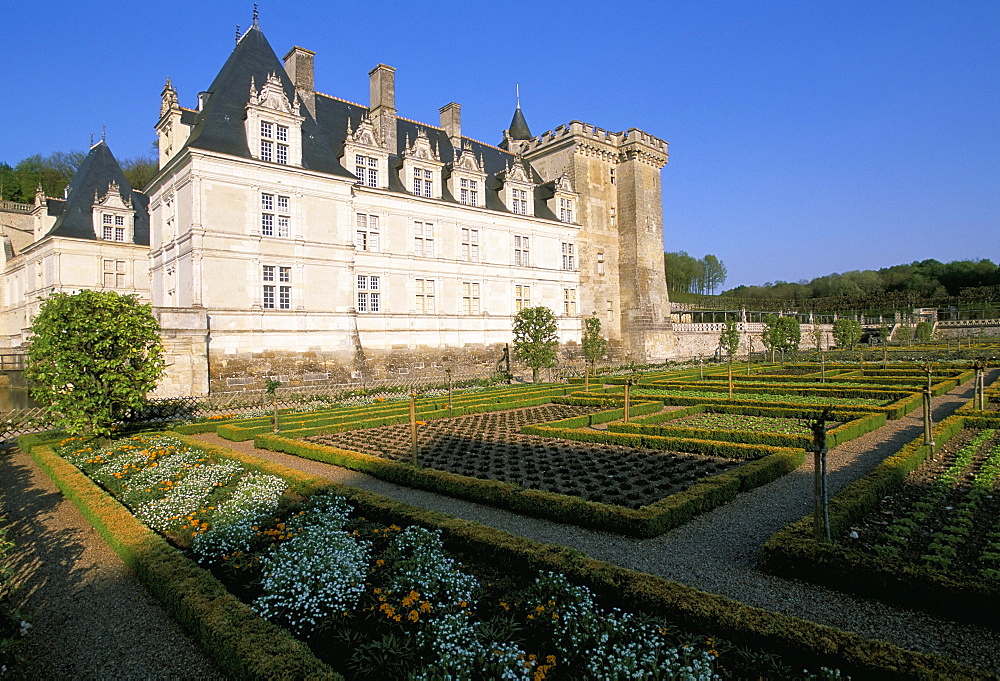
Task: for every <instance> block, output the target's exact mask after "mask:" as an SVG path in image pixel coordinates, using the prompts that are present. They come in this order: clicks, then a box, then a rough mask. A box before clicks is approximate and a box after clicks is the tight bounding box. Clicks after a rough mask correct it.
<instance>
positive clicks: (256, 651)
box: [23, 440, 984, 679]
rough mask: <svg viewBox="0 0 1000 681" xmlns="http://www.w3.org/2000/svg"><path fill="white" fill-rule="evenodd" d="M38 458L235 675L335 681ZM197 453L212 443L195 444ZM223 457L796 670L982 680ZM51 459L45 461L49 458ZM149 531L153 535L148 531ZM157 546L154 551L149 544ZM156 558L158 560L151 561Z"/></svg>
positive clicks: (956, 668)
mask: <svg viewBox="0 0 1000 681" xmlns="http://www.w3.org/2000/svg"><path fill="white" fill-rule="evenodd" d="M23 444H24V446H32V447H33V448H37V449H38V450H40V451H38V452H32V455H33V456H34V457H35V459H36V461H39V463H40V465H42V467H43V469H44V470H45V471H46V473H48V474H49V475H50V477H52V478H53V480H55V481H56V484H57V485H58V486H59V487H60V489H62V490H63V491H64V493H67V496H69V495H70V494H72V495H73V496H72V497H71V498H72V499H73V501H74V503H76V504H77V506H79V507H80V508H81V510H82V511H83V512H84V515H85V516H86V517H87V518H88V519H89V520H90V521H91V522H93V523H94V526H95V528H97V529H98V531H100V532H101V534H102V536H105V538H106V539H107V540H108V542H109V543H111V544H112V546H114V547H115V548H116V550H119V551H120V553H122V552H124V554H125V555H123V559H125V558H126V556H127V557H128V560H126V562H129V563H130V564H132V563H134V564H135V565H136V566H137V572H139V571H140V569H141V570H142V572H140V576H142V577H143V578H144V581H146V583H147V585H148V586H149V588H150V590H151V591H153V593H155V594H156V595H157V596H158V597H160V598H161V599H164V603H165V605H167V607H168V610H169V611H170V612H171V614H173V615H174V616H175V617H177V619H178V620H179V621H181V622H182V623H183V624H184V625H185V626H187V627H188V628H189V630H190V631H191V632H192V634H194V635H195V637H196V638H197V640H198V641H199V642H200V643H201V645H202V646H203V647H204V648H205V649H206V651H208V652H209V653H210V654H212V655H213V656H214V657H215V658H216V659H217V660H218V661H219V663H220V665H221V666H222V667H223V668H224V669H225V670H226V671H227V672H229V673H230V674H232V675H233V676H234V677H236V678H253V679H264V678H316V679H324V678H330V679H337V678H340V677H339V676H338V675H336V674H335V673H333V672H332V671H331V670H330V669H329V668H328V667H326V666H325V665H323V664H322V663H321V662H319V661H318V660H316V658H315V657H314V656H313V655H312V653H311V651H309V649H308V648H307V647H306V646H305V645H304V644H302V643H299V642H298V641H295V640H294V639H293V638H291V636H290V635H289V634H288V633H287V632H286V631H285V630H284V629H281V628H280V627H277V626H276V625H272V624H271V623H269V622H267V621H266V620H263V619H261V618H259V617H257V616H256V615H254V614H253V612H252V611H251V610H250V609H249V608H248V607H247V606H246V605H245V604H243V603H241V602H240V601H239V600H237V599H236V598H235V597H234V596H232V595H231V594H229V593H228V592H225V591H224V590H223V588H222V585H221V583H219V582H218V581H217V580H215V578H214V577H212V576H211V575H210V573H208V571H206V570H204V569H202V568H200V567H199V566H198V565H197V564H196V563H194V562H193V561H190V560H188V559H187V558H185V557H184V556H183V555H182V554H180V553H179V552H178V551H177V550H175V549H173V548H172V547H170V545H169V544H167V543H166V542H165V541H164V540H162V539H161V538H160V537H159V535H156V534H155V533H153V532H152V531H151V530H148V529H147V528H146V527H145V526H144V525H141V523H139V521H137V520H136V519H135V518H133V517H132V516H131V514H129V512H128V510H127V509H125V507H123V506H121V505H120V504H118V502H116V501H114V500H113V499H111V498H110V497H109V496H108V495H107V494H106V493H105V492H104V491H103V490H101V489H100V488H99V487H97V486H96V485H95V484H94V483H92V482H91V481H90V480H89V479H88V478H87V477H86V476H85V475H83V474H82V473H81V472H80V471H78V470H77V469H76V468H75V467H73V466H72V465H70V464H69V463H67V462H65V461H64V460H62V459H61V458H59V457H58V456H56V455H55V454H54V453H53V452H52V450H51V449H50V448H48V447H43V446H42V447H40V446H38V445H39V444H40V441H39V440H35V441H32V440H28V441H25V442H24V443H23ZM197 445H198V446H199V447H205V448H206V449H212V448H211V447H210V446H209V447H206V445H205V443H202V442H200V441H197ZM218 449H219V450H220V453H221V451H224V452H225V455H226V456H230V457H231V458H237V459H239V460H241V461H243V462H245V463H248V464H251V465H254V464H256V465H257V466H259V467H260V468H261V470H268V471H270V472H272V473H273V474H276V475H281V476H282V477H285V478H286V479H289V480H295V481H296V483H297V484H300V485H301V487H302V489H304V490H305V489H311V490H312V491H314V492H315V491H319V490H320V489H330V490H332V491H334V492H336V493H338V494H342V495H344V496H346V497H348V498H349V500H350V501H351V503H352V504H353V505H354V506H355V508H357V510H358V512H359V513H360V514H361V515H364V516H366V517H369V518H372V519H374V520H380V521H383V522H386V523H393V522H394V523H397V524H400V525H411V524H416V525H421V526H423V527H427V528H430V529H440V530H441V531H442V535H443V537H444V539H445V541H446V544H447V546H448V548H449V549H450V550H453V551H459V552H462V553H465V554H469V555H473V556H488V560H489V561H490V563H491V565H492V566H494V567H496V568H499V569H501V570H504V571H506V572H509V573H510V574H512V575H524V576H528V577H529V578H530V577H531V576H532V575H533V574H534V573H537V572H539V571H552V572H560V573H563V574H565V575H567V577H568V578H569V579H571V580H573V581H574V582H576V583H579V584H583V585H585V586H587V587H589V588H590V589H591V590H593V591H594V592H595V594H596V595H597V596H598V597H599V598H600V599H601V600H602V601H604V602H605V603H608V604H611V605H617V606H618V607H621V608H625V609H629V610H635V611H645V612H648V613H650V614H654V615H660V616H663V617H667V618H669V619H670V620H671V621H673V622H674V623H675V624H677V625H678V626H680V627H684V628H686V629H689V630H692V631H703V632H708V633H711V634H712V635H715V636H720V637H723V638H726V639H728V640H730V641H733V642H734V643H736V644H738V645H741V646H743V647H753V648H761V649H764V650H767V651H771V652H775V653H778V654H780V655H782V656H784V657H785V658H786V659H787V660H788V661H789V662H790V663H794V664H798V665H799V666H815V665H817V664H823V665H826V666H829V667H835V668H840V669H841V670H842V671H843V672H844V673H846V674H850V675H852V676H854V677H855V678H866V679H867V678H896V679H926V678H949V679H973V678H983V676H984V675H983V674H982V673H981V672H979V671H978V670H976V669H974V668H971V667H969V666H967V665H963V664H961V663H959V662H957V661H954V660H950V659H948V658H944V657H941V656H938V655H931V654H927V653H918V652H914V651H910V650H905V649H903V648H900V647H898V646H895V645H892V644H889V643H885V642H883V641H874V640H868V639H865V638H863V637H861V636H859V635H857V634H853V633H849V632H844V631H840V630H838V629H834V628H832V627H828V626H824V625H820V624H816V623H814V622H810V621H807V620H802V619H798V618H795V617H791V616H788V615H783V614H781V613H776V612H771V611H768V610H764V609H762V608H756V607H753V606H749V605H745V604H743V603H739V602H737V601H733V600H731V599H728V598H726V597H724V596H717V595H714V594H708V593H705V592H703V591H699V590H697V589H694V588H692V587H689V586H685V585H683V584H679V583H677V582H671V581H668V580H666V579H664V578H662V577H658V576H655V575H651V574H647V573H643V572H637V571H634V570H629V569H626V568H622V567H618V566H616V565H612V564H610V563H606V562H602V561H598V560H595V559H592V558H588V557H587V556H585V555H584V554H582V553H580V552H579V551H576V550H574V549H570V548H566V547H563V546H557V545H553V544H541V543H538V542H535V541H533V540H530V539H526V538H524V537H519V536H516V535H512V534H509V533H507V532H503V531H502V530H497V529H494V528H491V527H486V526H484V525H480V524H478V523H474V522H471V521H468V520H462V519H459V518H455V517H453V516H449V515H446V514H443V513H438V512H435V511H428V510H425V509H420V508H417V507H414V506H411V505H408V504H405V503H402V502H399V501H395V500H393V499H390V498H388V497H385V496H382V495H379V494H375V493H372V492H367V491H364V490H358V489H356V488H352V487H347V486H343V485H339V484H336V483H331V482H329V481H327V480H324V479H322V478H315V477H312V476H309V475H306V474H304V473H301V472H298V471H294V470H291V469H288V468H284V467H282V466H278V465H277V464H270V463H267V462H263V461H261V460H259V459H254V457H249V456H242V455H238V454H237V453H235V452H231V451H230V450H221V448H218ZM42 462H44V464H43V463H42ZM150 535H151V536H150ZM147 546H148V547H150V548H146V547H147ZM154 552H155V556H154Z"/></svg>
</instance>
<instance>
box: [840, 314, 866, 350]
mask: <svg viewBox="0 0 1000 681" xmlns="http://www.w3.org/2000/svg"><path fill="white" fill-rule="evenodd" d="M860 340H861V324H860V323H859V322H858V320H857V319H848V318H847V317H841V318H840V319H838V320H837V321H835V322H834V323H833V341H834V342H835V343H836V344H837V347H838V348H848V349H849V350H853V349H854V346H855V345H857V344H858V341H860Z"/></svg>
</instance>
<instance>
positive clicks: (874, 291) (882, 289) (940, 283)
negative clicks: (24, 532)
mask: <svg viewBox="0 0 1000 681" xmlns="http://www.w3.org/2000/svg"><path fill="white" fill-rule="evenodd" d="M668 278H669V277H668ZM990 286H1000V268H998V267H997V265H995V264H994V263H993V262H992V261H990V260H954V261H952V262H949V263H942V262H940V261H938V260H934V259H930V260H921V261H914V262H912V263H910V264H908V265H893V266H892V267H883V268H882V269H879V270H854V271H851V272H844V273H843V274H836V273H835V274H828V275H826V276H823V277H816V278H815V279H812V280H810V281H805V280H802V281H799V282H797V283H792V282H787V281H776V282H773V283H772V282H767V283H766V284H763V285H761V286H737V287H735V288H732V289H729V290H727V291H723V292H722V295H724V296H732V297H734V298H757V299H766V300H795V301H805V300H810V299H816V298H851V299H873V298H886V299H888V298H906V297H908V296H909V297H912V298H914V299H927V298H941V297H946V296H957V295H959V293H960V292H961V291H962V289H965V288H974V287H990ZM892 294H895V295H892Z"/></svg>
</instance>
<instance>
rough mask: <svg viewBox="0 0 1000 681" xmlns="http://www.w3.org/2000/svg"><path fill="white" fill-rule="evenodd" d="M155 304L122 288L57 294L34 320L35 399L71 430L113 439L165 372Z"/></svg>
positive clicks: (31, 363)
mask: <svg viewBox="0 0 1000 681" xmlns="http://www.w3.org/2000/svg"><path fill="white" fill-rule="evenodd" d="M159 332H160V326H159V324H157V323H156V319H155V318H154V317H153V312H152V308H151V307H150V306H149V305H147V304H144V303H140V302H139V300H138V298H137V297H136V296H122V295H118V294H117V293H115V292H114V291H88V290H83V291H80V292H79V293H73V294H69V293H54V294H52V295H51V296H50V297H49V298H47V299H46V300H45V301H44V302H42V306H41V309H40V310H39V312H38V316H37V317H35V320H34V322H33V323H32V325H31V333H32V338H31V340H30V342H29V346H28V365H27V367H26V368H25V372H24V373H25V378H27V380H28V381H29V382H30V383H31V396H32V397H33V398H34V399H35V400H37V401H38V402H39V403H41V404H42V405H45V406H46V409H47V410H48V413H49V415H50V416H51V417H52V419H53V422H54V423H55V424H56V425H57V426H59V427H61V428H65V429H66V431H67V432H68V433H70V434H71V435H92V436H97V437H107V436H109V435H110V434H111V432H112V427H113V426H114V424H115V423H117V422H119V421H121V420H122V419H124V418H126V417H127V416H128V415H129V413H130V412H131V411H133V410H138V409H140V408H141V407H142V406H143V405H144V404H145V403H146V395H147V394H148V393H149V392H151V391H152V390H154V389H155V388H156V384H157V381H159V379H160V377H161V376H163V371H164V366H165V363H164V360H163V352H164V350H163V345H162V343H161V342H160V333H159Z"/></svg>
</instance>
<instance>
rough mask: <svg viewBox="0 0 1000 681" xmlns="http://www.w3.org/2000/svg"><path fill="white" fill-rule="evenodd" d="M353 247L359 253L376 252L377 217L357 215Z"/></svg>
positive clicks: (363, 214)
mask: <svg viewBox="0 0 1000 681" xmlns="http://www.w3.org/2000/svg"><path fill="white" fill-rule="evenodd" d="M356 218H357V230H356V231H355V233H354V245H355V247H356V248H357V249H358V250H359V251H371V252H377V251H378V216H377V215H366V214H365V213H358V214H357V216H356Z"/></svg>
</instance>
